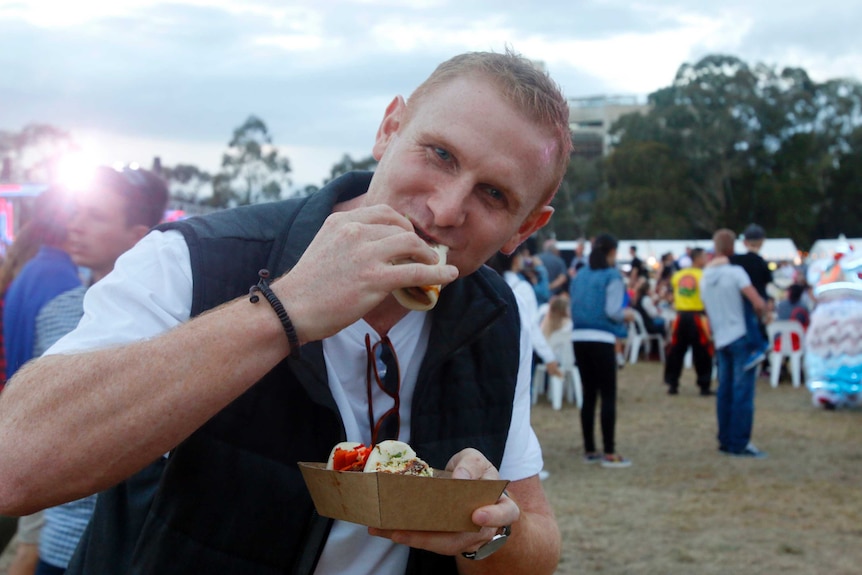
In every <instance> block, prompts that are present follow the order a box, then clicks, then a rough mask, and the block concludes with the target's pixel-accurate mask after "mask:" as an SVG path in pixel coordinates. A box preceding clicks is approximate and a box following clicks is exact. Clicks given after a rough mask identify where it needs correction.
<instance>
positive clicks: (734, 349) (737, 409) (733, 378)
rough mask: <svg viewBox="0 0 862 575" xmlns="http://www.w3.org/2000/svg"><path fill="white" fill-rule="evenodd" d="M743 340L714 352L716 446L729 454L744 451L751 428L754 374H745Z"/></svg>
mask: <svg viewBox="0 0 862 575" xmlns="http://www.w3.org/2000/svg"><path fill="white" fill-rule="evenodd" d="M748 353H749V352H748V345H747V341H746V338H745V336H743V337H741V338H739V339H737V340H736V341H734V342H733V343H731V344H730V345H727V346H725V347H723V348H721V349H718V350H716V354H717V355H718V391H717V392H716V398H715V409H716V414H717V416H718V445H719V447H721V448H722V449H725V450H727V451H730V452H732V453H738V452H740V451H742V450H744V449H745V448H746V446H747V445H748V442H749V441H750V440H751V428H752V425H753V424H754V379H755V375H756V373H755V370H753V369H750V370H748V371H746V370H745V362H746V360H747V358H748Z"/></svg>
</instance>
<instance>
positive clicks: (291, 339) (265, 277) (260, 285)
mask: <svg viewBox="0 0 862 575" xmlns="http://www.w3.org/2000/svg"><path fill="white" fill-rule="evenodd" d="M257 275H258V276H260V281H258V282H257V284H256V285H253V286H251V287H250V288H249V290H248V293H249V298H248V299H249V301H250V302H251V303H257V302H259V301H260V297H259V296H258V295H257V293H255V292H260V293H262V294H263V297H265V298H266V301H268V302H269V305H271V306H272V309H273V310H275V314H276V315H277V316H278V319H279V320H280V321H281V326H282V327H283V328H284V333H285V335H287V343H288V344H289V345H290V353H289V354H288V355H298V354H299V338H298V337H297V336H296V328H294V327H293V322H292V321H290V316H288V315H287V310H285V309H284V306H283V305H282V303H281V301H280V300H279V299H278V297H276V295H275V293H273V291H272V289H270V287H269V270H268V269H262V270H260V271H259V272H258V274H257Z"/></svg>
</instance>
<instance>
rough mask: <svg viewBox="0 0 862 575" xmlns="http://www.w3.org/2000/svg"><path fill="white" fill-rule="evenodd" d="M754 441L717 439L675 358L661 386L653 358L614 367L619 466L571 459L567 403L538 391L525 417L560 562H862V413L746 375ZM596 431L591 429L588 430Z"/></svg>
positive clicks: (672, 569)
mask: <svg viewBox="0 0 862 575" xmlns="http://www.w3.org/2000/svg"><path fill="white" fill-rule="evenodd" d="M755 406H756V407H755V423H754V433H753V441H754V442H755V443H756V445H757V446H758V447H759V448H760V449H762V450H764V451H766V452H767V453H768V455H769V457H768V458H767V459H763V460H745V459H740V458H731V457H727V456H724V455H721V454H720V453H719V452H718V451H717V442H716V439H715V436H716V423H715V398H714V397H701V396H700V395H698V393H697V388H696V387H695V384H694V373H693V372H692V371H691V370H687V372H686V374H684V377H683V379H682V380H681V387H680V394H679V395H678V396H669V395H667V394H666V390H665V387H664V385H663V384H662V373H661V364H660V363H658V362H640V363H638V364H635V365H627V366H626V367H625V368H624V369H623V370H622V371H621V372H620V380H619V397H618V402H617V407H618V419H617V450H618V451H619V452H620V453H622V454H623V455H625V456H626V457H629V458H630V459H631V460H632V461H633V465H632V467H630V468H627V469H603V468H601V467H598V466H596V465H587V464H584V463H583V462H582V461H581V459H580V455H581V452H582V449H583V446H582V442H581V432H580V427H579V420H578V414H577V410H576V409H575V408H574V407H573V406H571V405H568V404H564V406H563V409H562V410H561V411H554V410H552V409H551V408H550V405H549V404H548V402H547V401H540V402H539V404H538V405H536V407H535V408H534V411H533V425H534V427H535V429H536V432H537V434H538V435H539V439H540V441H541V443H542V446H543V449H544V454H545V468H546V469H547V470H548V471H549V472H550V477H549V478H548V479H547V480H546V481H545V489H546V491H547V493H548V496H549V498H550V500H551V501H552V503H553V505H554V509H555V512H556V514H557V519H558V522H559V524H560V529H561V531H562V535H563V553H562V559H561V561H560V566H559V569H558V571H557V573H559V574H565V575H568V574H575V573H577V574H593V573H601V574H607V575H610V574H626V575H638V574H649V575H653V574H655V575H675V574H686V575H687V574H728V573H733V574H751V575H760V574H763V575H767V574H769V575H773V574H778V573H780V574H782V575H797V574H799V575H801V574H811V575H815V574H817V575H820V574H825V573H829V574H834V575H838V574H841V575H844V574H846V575H850V574H858V573H862V449H860V448H862V411H860V410H853V411H835V412H828V411H824V410H822V409H819V408H815V407H813V406H812V404H811V396H810V393H809V392H808V391H807V390H806V389H805V388H804V387H800V388H793V387H792V386H791V385H790V384H789V383H788V382H787V381H782V383H781V384H780V385H779V387H778V388H774V389H773V388H772V387H770V385H769V381H768V379H766V378H762V377H761V378H759V379H758V382H757V394H756V399H755ZM598 437H600V435H599V436H598Z"/></svg>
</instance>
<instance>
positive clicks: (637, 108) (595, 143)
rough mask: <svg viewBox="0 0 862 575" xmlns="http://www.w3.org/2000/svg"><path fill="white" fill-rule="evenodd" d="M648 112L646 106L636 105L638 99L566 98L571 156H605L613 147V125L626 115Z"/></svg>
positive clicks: (587, 157) (588, 157) (630, 97)
mask: <svg viewBox="0 0 862 575" xmlns="http://www.w3.org/2000/svg"><path fill="white" fill-rule="evenodd" d="M649 109H650V107H649V105H648V104H642V103H639V102H638V98H637V96H604V95H602V96H588V97H583V98H569V128H570V129H571V131H572V142H573V144H574V151H573V154H574V155H575V156H579V157H582V158H585V159H595V158H599V157H602V156H605V155H607V154H608V152H610V149H611V147H612V144H611V140H610V137H609V135H608V132H609V131H610V129H611V126H613V125H614V122H616V121H617V120H618V119H619V118H620V117H621V116H624V115H625V114H631V113H633V112H637V113H640V114H646V113H647V112H648V111H649Z"/></svg>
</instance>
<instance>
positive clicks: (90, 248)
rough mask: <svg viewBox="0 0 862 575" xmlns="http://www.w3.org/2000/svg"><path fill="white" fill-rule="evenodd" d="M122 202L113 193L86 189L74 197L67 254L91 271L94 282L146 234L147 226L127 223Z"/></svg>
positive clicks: (124, 201) (118, 194)
mask: <svg viewBox="0 0 862 575" xmlns="http://www.w3.org/2000/svg"><path fill="white" fill-rule="evenodd" d="M125 203H126V200H125V198H124V197H123V196H122V194H120V193H119V192H115V191H102V190H87V191H84V192H81V193H79V194H78V195H77V196H76V197H75V201H74V205H75V212H74V216H73V217H72V222H71V224H70V225H69V242H68V246H69V248H68V249H69V255H71V256H72V260H73V261H74V262H75V263H76V264H77V265H79V266H84V267H87V268H90V270H91V271H92V272H93V277H94V279H95V280H98V279H101V277H103V276H104V275H105V274H107V273H108V272H110V271H111V270H112V269H113V267H114V262H115V261H116V260H117V258H118V257H120V255H121V254H122V253H123V252H125V251H126V250H128V249H129V248H131V247H132V246H134V245H135V243H136V242H137V241H138V239H140V238H141V237H142V235H143V233H146V226H143V225H137V226H130V225H128V224H126V216H125V212H124V209H125Z"/></svg>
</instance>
